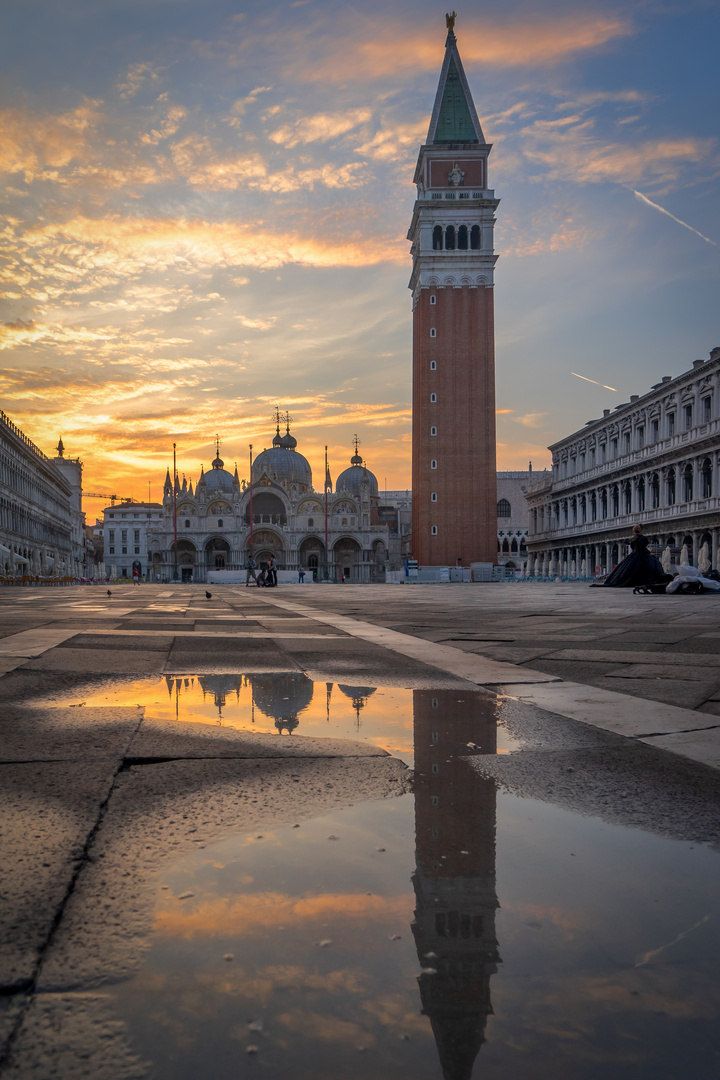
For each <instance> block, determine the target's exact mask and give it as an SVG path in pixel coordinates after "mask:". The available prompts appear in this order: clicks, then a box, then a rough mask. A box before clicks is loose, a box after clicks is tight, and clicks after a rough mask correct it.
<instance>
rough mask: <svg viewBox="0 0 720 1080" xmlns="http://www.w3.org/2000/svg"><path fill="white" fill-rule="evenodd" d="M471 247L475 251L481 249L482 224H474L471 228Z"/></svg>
mask: <svg viewBox="0 0 720 1080" xmlns="http://www.w3.org/2000/svg"><path fill="white" fill-rule="evenodd" d="M470 247H471V248H472V250H473V251H479V250H480V226H479V225H473V227H472V229H471V230H470Z"/></svg>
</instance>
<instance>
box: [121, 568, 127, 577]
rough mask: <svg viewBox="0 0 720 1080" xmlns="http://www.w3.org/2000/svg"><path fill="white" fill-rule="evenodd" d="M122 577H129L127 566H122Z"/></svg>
mask: <svg viewBox="0 0 720 1080" xmlns="http://www.w3.org/2000/svg"><path fill="white" fill-rule="evenodd" d="M122 577H127V566H123V568H122Z"/></svg>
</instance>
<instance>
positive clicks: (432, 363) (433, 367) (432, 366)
mask: <svg viewBox="0 0 720 1080" xmlns="http://www.w3.org/2000/svg"><path fill="white" fill-rule="evenodd" d="M430 370H431V371H437V362H436V361H435V360H431V361H430Z"/></svg>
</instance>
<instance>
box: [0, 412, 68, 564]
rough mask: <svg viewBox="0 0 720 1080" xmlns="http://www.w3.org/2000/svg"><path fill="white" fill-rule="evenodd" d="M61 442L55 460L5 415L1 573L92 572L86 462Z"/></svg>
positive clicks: (0, 445)
mask: <svg viewBox="0 0 720 1080" xmlns="http://www.w3.org/2000/svg"><path fill="white" fill-rule="evenodd" d="M64 454H65V448H64V446H63V443H62V439H61V440H60V442H59V444H58V454H57V457H56V458H54V459H51V458H49V457H47V456H46V455H45V454H44V453H43V452H42V450H40V449H39V447H37V446H36V445H35V443H33V442H32V441H31V440H30V439H29V438H28V437H27V435H25V434H24V433H23V432H22V431H21V430H20V428H19V427H17V426H16V425H15V424H13V423H12V421H11V420H10V419H9V417H7V416H6V415H5V413H3V412H0V573H1V574H3V575H6V576H20V575H31V576H40V577H81V576H84V575H85V574H86V573H87V570H88V557H87V552H86V549H85V533H84V517H83V513H82V507H81V502H82V462H81V461H80V460H79V459H78V458H66V457H65V456H64Z"/></svg>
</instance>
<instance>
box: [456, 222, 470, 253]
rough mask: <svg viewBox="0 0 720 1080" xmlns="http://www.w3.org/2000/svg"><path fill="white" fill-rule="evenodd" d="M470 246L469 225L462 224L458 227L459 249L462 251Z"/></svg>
mask: <svg viewBox="0 0 720 1080" xmlns="http://www.w3.org/2000/svg"><path fill="white" fill-rule="evenodd" d="M467 248H468V227H467V225H461V226H460V228H459V229H458V249H459V250H460V251H467Z"/></svg>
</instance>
